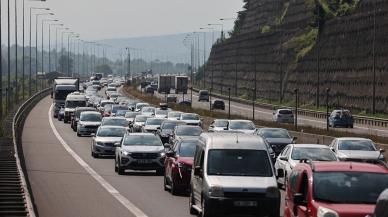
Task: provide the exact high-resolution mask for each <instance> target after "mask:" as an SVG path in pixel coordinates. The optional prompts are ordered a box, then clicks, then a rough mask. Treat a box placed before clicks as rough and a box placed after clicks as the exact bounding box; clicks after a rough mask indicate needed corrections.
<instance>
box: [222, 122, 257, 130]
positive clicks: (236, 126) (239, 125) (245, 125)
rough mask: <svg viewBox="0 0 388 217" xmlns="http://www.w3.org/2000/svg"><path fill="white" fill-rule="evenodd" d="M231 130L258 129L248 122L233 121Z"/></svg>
mask: <svg viewBox="0 0 388 217" xmlns="http://www.w3.org/2000/svg"><path fill="white" fill-rule="evenodd" d="M229 128H230V129H231V130H254V129H256V127H255V125H254V124H253V123H252V122H248V121H231V122H230V125H229Z"/></svg>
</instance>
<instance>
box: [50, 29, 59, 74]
mask: <svg viewBox="0 0 388 217" xmlns="http://www.w3.org/2000/svg"><path fill="white" fill-rule="evenodd" d="M51 26H63V24H61V23H54V24H50V25H49V40H48V43H49V50H48V57H49V58H48V61H49V73H50V72H51ZM56 42H57V41H55V43H56ZM55 51H56V50H55Z"/></svg>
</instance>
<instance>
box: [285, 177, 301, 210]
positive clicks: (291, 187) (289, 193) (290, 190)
mask: <svg viewBox="0 0 388 217" xmlns="http://www.w3.org/2000/svg"><path fill="white" fill-rule="evenodd" d="M300 174H301V172H300V171H298V170H294V171H292V172H291V174H290V176H289V184H288V185H287V187H286V192H285V193H286V196H285V197H286V198H285V208H284V216H285V217H292V216H295V215H294V202H293V198H294V196H293V195H294V194H295V192H296V191H297V187H298V184H299V182H298V181H299V177H300Z"/></svg>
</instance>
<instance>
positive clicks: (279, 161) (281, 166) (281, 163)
mask: <svg viewBox="0 0 388 217" xmlns="http://www.w3.org/2000/svg"><path fill="white" fill-rule="evenodd" d="M290 149H291V146H289V145H288V146H286V148H284V150H283V151H282V152H281V153H280V155H279V157H278V159H277V161H276V169H278V170H279V169H280V170H283V171H284V172H286V164H287V163H288V162H287V161H285V160H283V159H282V158H287V156H288V153H289V151H290ZM287 159H288V158H287Z"/></svg>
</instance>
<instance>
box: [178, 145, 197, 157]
mask: <svg viewBox="0 0 388 217" xmlns="http://www.w3.org/2000/svg"><path fill="white" fill-rule="evenodd" d="M196 148H197V142H196V141H183V142H182V143H181V145H180V147H179V157H194V154H195V150H196Z"/></svg>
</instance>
